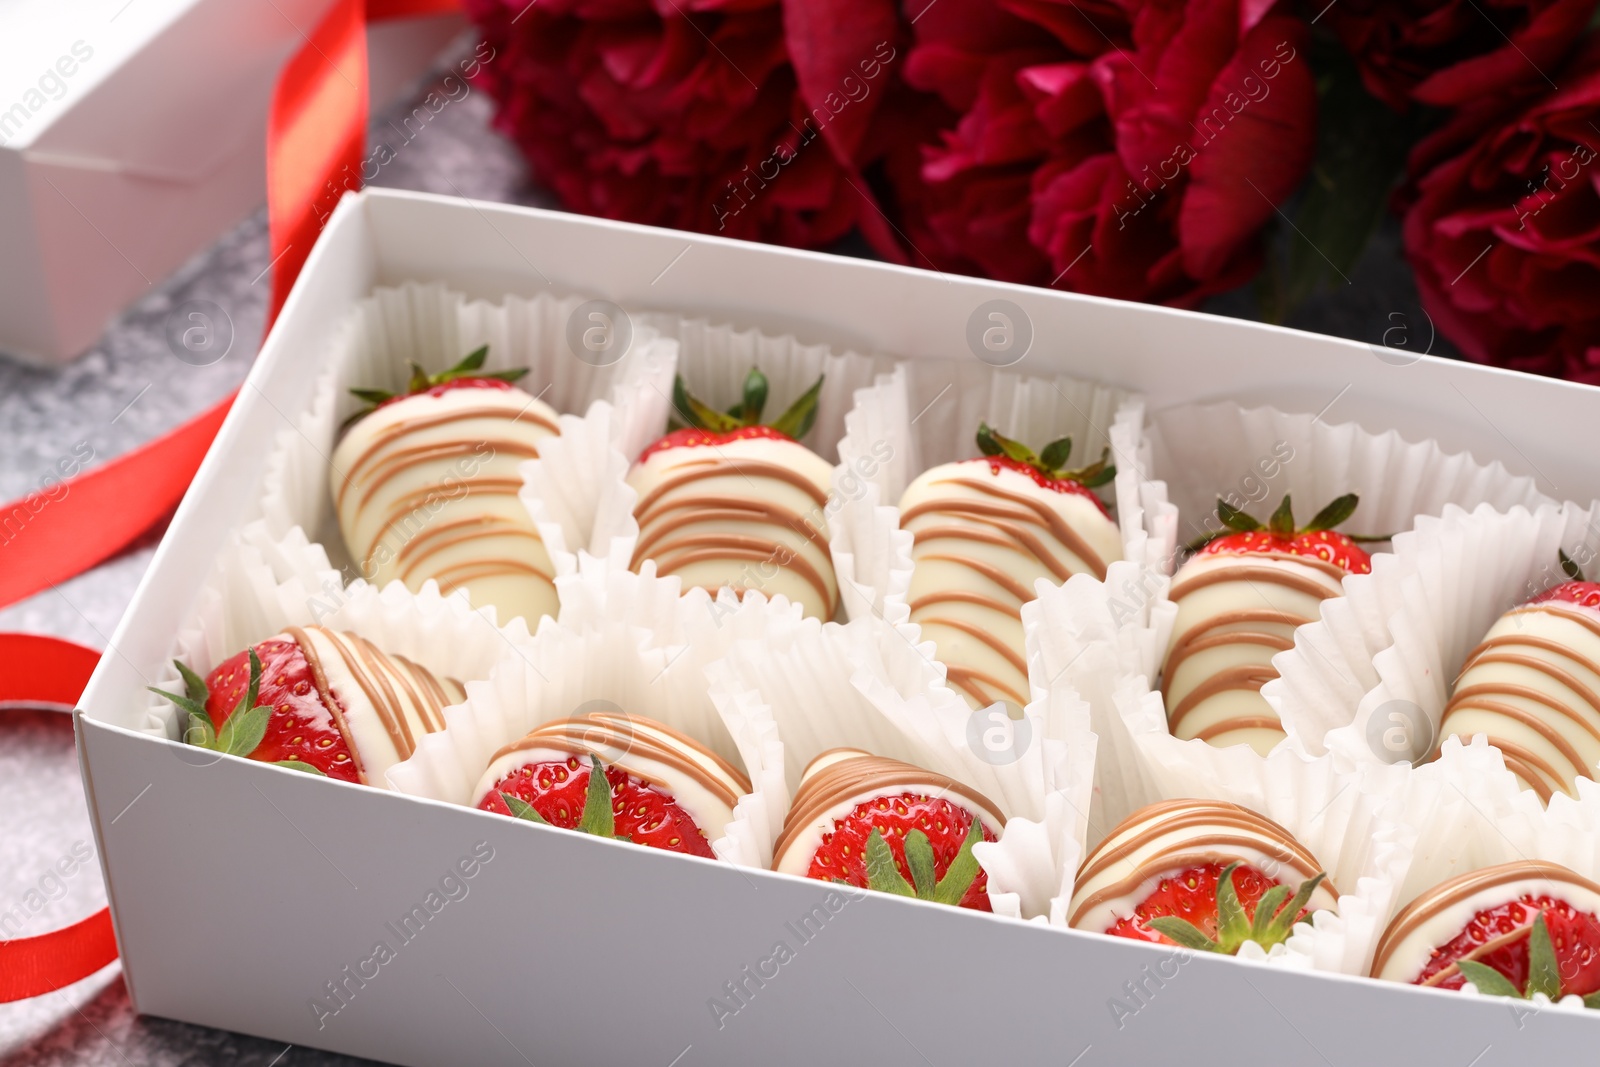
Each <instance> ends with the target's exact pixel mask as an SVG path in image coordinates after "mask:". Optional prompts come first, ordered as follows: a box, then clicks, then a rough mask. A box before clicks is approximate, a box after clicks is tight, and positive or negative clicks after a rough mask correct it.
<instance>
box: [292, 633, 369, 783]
mask: <svg viewBox="0 0 1600 1067" xmlns="http://www.w3.org/2000/svg"><path fill="white" fill-rule="evenodd" d="M315 629H316V630H317V631H318V632H319V633H322V632H326V631H324V630H323V628H322V627H320V626H318V627H315ZM284 633H286V634H288V635H289V637H290V638H291V639H293V641H294V643H295V644H296V645H298V646H299V647H300V655H302V656H303V657H305V661H306V665H307V666H308V667H310V668H311V681H312V683H313V684H314V685H316V687H317V696H318V697H319V698H321V700H322V704H323V706H324V707H326V708H327V709H328V711H329V712H330V713H332V715H333V724H334V726H336V727H338V729H339V736H340V737H341V738H343V739H344V747H345V751H346V752H349V753H350V761H351V762H352V763H354V764H355V766H356V779H357V780H358V781H359V782H361V784H362V785H366V784H367V768H366V767H365V765H364V763H363V761H362V759H361V750H360V749H358V748H357V747H356V743H355V739H354V738H353V737H351V736H350V727H349V725H348V724H347V723H346V722H345V720H344V705H343V704H341V703H340V702H339V698H338V697H336V696H334V695H333V690H332V689H331V688H330V687H329V686H328V675H327V673H326V672H324V671H323V669H322V658H321V657H320V656H318V655H317V650H316V646H314V645H313V644H312V643H311V635H310V634H308V633H306V632H305V631H304V630H303V629H301V628H300V627H298V626H290V627H288V628H287V629H286V630H284Z"/></svg>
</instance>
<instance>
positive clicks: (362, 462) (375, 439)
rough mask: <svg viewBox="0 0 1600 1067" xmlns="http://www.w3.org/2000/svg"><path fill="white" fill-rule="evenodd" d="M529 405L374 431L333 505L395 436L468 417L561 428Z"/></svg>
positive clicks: (403, 423)
mask: <svg viewBox="0 0 1600 1067" xmlns="http://www.w3.org/2000/svg"><path fill="white" fill-rule="evenodd" d="M529 408H531V405H529V407H527V408H523V409H522V410H520V411H516V412H513V411H511V409H510V408H499V407H479V408H462V409H461V410H459V411H450V412H442V413H440V414H438V415H430V416H428V417H426V418H413V419H402V420H400V421H399V422H397V423H395V424H394V425H393V426H390V427H388V428H387V429H385V430H382V431H380V432H379V433H376V434H373V436H372V440H371V441H370V442H368V444H367V447H366V450H365V451H363V452H362V453H361V454H360V455H359V456H357V457H356V458H355V460H354V461H353V462H352V463H351V464H350V468H349V470H347V471H346V472H345V475H344V482H343V483H342V484H341V485H340V486H339V491H338V495H337V496H336V497H335V498H334V506H335V507H342V506H343V505H344V494H345V491H346V490H347V489H349V488H350V486H351V485H352V484H354V482H355V478H356V474H357V473H358V472H359V471H360V470H361V468H362V467H364V466H366V464H367V462H368V461H369V460H371V459H372V457H373V456H374V455H375V454H376V453H378V452H381V451H382V450H383V449H385V448H387V447H388V446H389V444H390V443H391V442H393V441H394V439H395V438H397V437H402V436H404V435H406V434H411V433H415V432H417V431H419V430H432V429H435V428H436V427H439V426H448V425H449V424H450V423H452V422H462V421H465V420H469V419H494V420H497V421H503V422H523V421H524V416H527V420H526V421H527V422H528V423H530V424H531V425H534V426H540V427H543V428H544V429H546V430H549V431H550V432H551V433H552V434H554V433H558V432H559V431H560V427H558V426H557V425H556V424H555V423H553V422H551V421H550V420H549V419H547V418H545V417H544V415H543V414H541V413H539V412H537V411H531V410H529Z"/></svg>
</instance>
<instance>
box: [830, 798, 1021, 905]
mask: <svg viewBox="0 0 1600 1067" xmlns="http://www.w3.org/2000/svg"><path fill="white" fill-rule="evenodd" d="M993 840H994V834H992V833H990V832H989V830H988V828H986V827H985V826H984V825H983V823H982V821H981V820H979V819H977V818H975V817H974V816H973V813H972V812H971V811H969V810H967V809H966V808H964V807H961V806H960V805H958V804H953V803H951V802H950V801H948V800H945V799H943V798H939V797H930V796H925V795H922V794H919V793H900V794H898V795H885V796H881V797H876V798H874V799H872V800H868V801H864V802H862V803H860V804H857V805H856V806H855V808H854V809H852V810H851V812H850V813H849V814H848V815H846V816H845V817H844V818H842V819H839V820H837V821H836V822H835V823H834V824H833V830H832V832H830V833H827V834H825V835H823V838H822V845H821V846H820V847H819V848H818V849H817V852H816V855H815V856H813V857H812V860H811V867H810V868H809V869H808V870H807V871H806V877H808V878H816V879H820V880H822V881H825V882H832V881H842V882H845V883H847V884H849V885H853V886H858V887H860V888H863V889H876V890H879V891H880V892H885V893H895V894H897V895H899V896H907V897H917V898H919V899H922V900H933V901H937V902H939V903H943V904H959V905H960V906H961V907H963V908H972V909H973V910H974V911H989V910H990V907H989V876H988V874H987V873H985V872H984V871H983V869H982V868H980V867H979V866H978V861H977V860H976V859H975V858H973V855H972V846H973V845H975V844H977V843H978V842H979V841H993ZM908 879H909V881H908Z"/></svg>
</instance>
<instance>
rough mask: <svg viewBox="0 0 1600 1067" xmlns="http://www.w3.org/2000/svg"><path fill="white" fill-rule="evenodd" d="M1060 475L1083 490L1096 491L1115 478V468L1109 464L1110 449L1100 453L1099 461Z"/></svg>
mask: <svg viewBox="0 0 1600 1067" xmlns="http://www.w3.org/2000/svg"><path fill="white" fill-rule="evenodd" d="M1061 473H1062V477H1064V478H1071V479H1072V480H1073V481H1075V482H1077V483H1078V484H1079V485H1081V486H1083V487H1084V488H1085V489H1098V488H1100V487H1101V486H1102V485H1105V484H1106V483H1108V482H1110V481H1113V480H1114V479H1115V478H1116V476H1117V468H1116V467H1114V466H1113V465H1112V464H1111V449H1110V448H1107V449H1105V450H1104V451H1102V452H1101V453H1100V459H1099V460H1098V461H1096V462H1095V463H1094V464H1093V465H1091V466H1088V467H1084V468H1083V469H1082V470H1076V471H1062V472H1061Z"/></svg>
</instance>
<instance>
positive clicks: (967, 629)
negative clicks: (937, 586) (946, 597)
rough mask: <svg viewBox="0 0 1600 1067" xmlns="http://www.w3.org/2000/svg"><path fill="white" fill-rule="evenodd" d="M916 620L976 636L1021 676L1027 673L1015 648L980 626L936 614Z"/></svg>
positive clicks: (1025, 665)
mask: <svg viewBox="0 0 1600 1067" xmlns="http://www.w3.org/2000/svg"><path fill="white" fill-rule="evenodd" d="M918 622H919V624H920V625H922V626H928V625H938V626H948V627H949V628H950V629H952V630H960V631H961V632H962V633H964V634H966V635H968V636H969V637H974V638H976V639H977V640H978V641H980V642H982V643H983V644H984V645H987V646H988V647H989V648H991V649H993V650H994V652H995V653H996V654H997V655H999V656H1001V657H1002V658H1003V659H1004V660H1005V661H1006V662H1007V663H1009V664H1011V665H1012V666H1013V667H1015V668H1016V669H1017V673H1019V674H1021V675H1022V676H1023V677H1027V675H1028V665H1027V663H1025V662H1023V659H1022V656H1021V654H1020V653H1018V652H1017V650H1016V649H1014V648H1012V647H1011V645H1010V643H1009V642H1006V641H1002V640H1001V639H1000V638H998V637H996V636H995V635H994V634H992V633H989V632H988V631H986V630H983V629H981V628H980V627H977V626H974V625H973V624H972V623H970V622H962V621H961V620H959V619H951V618H946V617H944V616H937V615H936V616H933V617H932V618H929V617H926V616H925V617H923V618H922V619H919V620H918Z"/></svg>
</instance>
